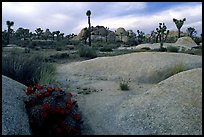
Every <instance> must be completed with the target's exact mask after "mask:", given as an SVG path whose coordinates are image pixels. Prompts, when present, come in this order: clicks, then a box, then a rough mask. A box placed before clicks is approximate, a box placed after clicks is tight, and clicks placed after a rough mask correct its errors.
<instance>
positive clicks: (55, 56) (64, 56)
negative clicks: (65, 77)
mask: <svg viewBox="0 0 204 137" xmlns="http://www.w3.org/2000/svg"><path fill="white" fill-rule="evenodd" d="M50 58H52V59H66V58H69V54H68V53H61V54H59V53H57V54H55V55H50Z"/></svg>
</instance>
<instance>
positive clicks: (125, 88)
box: [120, 82, 129, 90]
mask: <svg viewBox="0 0 204 137" xmlns="http://www.w3.org/2000/svg"><path fill="white" fill-rule="evenodd" d="M120 89H121V90H129V87H128V83H124V82H121V83H120Z"/></svg>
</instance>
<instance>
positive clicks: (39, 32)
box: [35, 28, 43, 39]
mask: <svg viewBox="0 0 204 137" xmlns="http://www.w3.org/2000/svg"><path fill="white" fill-rule="evenodd" d="M35 32H36V34H37V36H38V39H40V36H41V35H42V33H43V30H42V29H41V28H37V29H36V30H35Z"/></svg>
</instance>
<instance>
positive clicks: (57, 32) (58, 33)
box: [55, 30, 60, 41]
mask: <svg viewBox="0 0 204 137" xmlns="http://www.w3.org/2000/svg"><path fill="white" fill-rule="evenodd" d="M55 34H56V35H57V41H58V40H59V35H60V31H59V30H58V31H55Z"/></svg>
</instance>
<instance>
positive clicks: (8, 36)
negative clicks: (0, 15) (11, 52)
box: [6, 21, 14, 44]
mask: <svg viewBox="0 0 204 137" xmlns="http://www.w3.org/2000/svg"><path fill="white" fill-rule="evenodd" d="M6 25H7V27H8V33H7V34H8V35H7V44H9V42H10V33H11V26H13V25H14V22H13V21H6Z"/></svg>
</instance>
